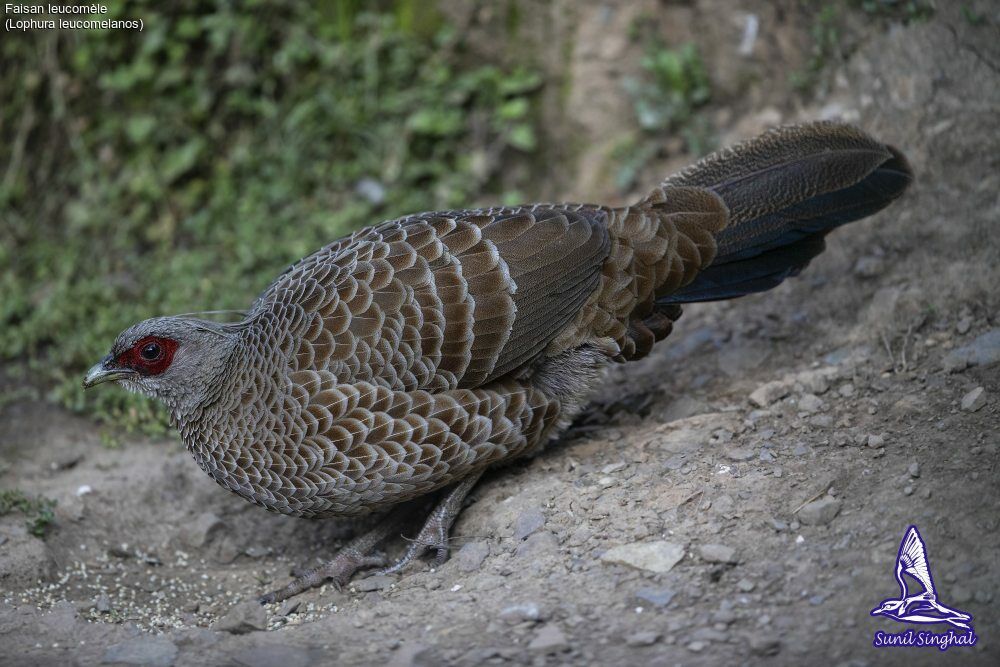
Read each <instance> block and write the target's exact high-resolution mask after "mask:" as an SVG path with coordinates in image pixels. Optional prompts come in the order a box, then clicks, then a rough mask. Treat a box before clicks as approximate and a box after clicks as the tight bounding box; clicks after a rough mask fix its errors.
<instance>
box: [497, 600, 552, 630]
mask: <svg viewBox="0 0 1000 667" xmlns="http://www.w3.org/2000/svg"><path fill="white" fill-rule="evenodd" d="M500 620H502V621H504V622H505V623H509V624H511V625H517V624H518V623H523V622H525V621H532V622H534V621H541V620H544V619H543V618H542V611H541V609H540V608H539V607H538V605H537V604H536V603H534V602H521V603H518V604H512V605H510V606H507V607H504V608H503V610H502V611H501V612H500Z"/></svg>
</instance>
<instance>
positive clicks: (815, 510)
mask: <svg viewBox="0 0 1000 667" xmlns="http://www.w3.org/2000/svg"><path fill="white" fill-rule="evenodd" d="M839 513H840V501H839V500H837V499H836V498H834V497H832V496H823V497H822V498H820V499H818V500H814V501H812V502H811V503H807V504H806V505H805V506H804V507H803V508H802V509H800V510H799V513H798V517H799V521H801V522H802V523H804V524H806V525H809V526H825V525H826V524H828V523H830V522H831V521H833V520H834V518H836V516H837V515H838V514H839Z"/></svg>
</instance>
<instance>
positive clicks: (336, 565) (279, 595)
mask: <svg viewBox="0 0 1000 667" xmlns="http://www.w3.org/2000/svg"><path fill="white" fill-rule="evenodd" d="M385 563H386V558H385V556H384V555H382V554H377V555H373V556H364V555H360V554H357V553H353V552H351V551H349V550H348V549H347V548H345V549H343V550H342V551H340V552H339V553H338V554H337V555H336V556H334V557H333V558H332V559H331V560H329V561H327V562H325V563H323V564H322V565H320V566H319V567H314V568H313V569H311V570H307V571H306V572H305V573H304V574H302V575H300V576H299V577H297V578H296V579H295V580H294V581H292V583H290V584H288V585H287V586H285V587H284V588H279V589H278V590H275V591H271V592H270V593H268V594H267V595H262V596H261V597H260V603H261V604H270V603H272V602H281V601H282V600H287V599H288V598H290V597H294V596H296V595H298V594H299V593H301V592H303V591H306V590H309V589H310V588H314V587H316V586H319V585H321V584H323V583H324V582H326V581H327V580H329V581H330V582H331V583H332V584H333V585H334V586H335V587H336V588H337V590H340V589H341V588H343V587H344V586H345V585H347V582H348V581H350V580H351V577H353V576H354V573H355V572H357V571H358V570H360V569H362V568H366V567H379V566H381V565H385Z"/></svg>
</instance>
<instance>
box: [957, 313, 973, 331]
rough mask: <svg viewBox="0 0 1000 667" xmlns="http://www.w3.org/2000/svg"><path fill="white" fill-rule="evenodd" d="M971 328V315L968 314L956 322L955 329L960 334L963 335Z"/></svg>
mask: <svg viewBox="0 0 1000 667" xmlns="http://www.w3.org/2000/svg"><path fill="white" fill-rule="evenodd" d="M971 328H972V317H971V316H970V315H966V316H965V317H963V318H962V319H960V320H959V321H958V322H957V323H956V324H955V331H957V332H958V333H959V335H962V336H964V335H965V334H967V333H969V329H971Z"/></svg>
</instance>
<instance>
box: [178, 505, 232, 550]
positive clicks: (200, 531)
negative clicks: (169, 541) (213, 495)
mask: <svg viewBox="0 0 1000 667" xmlns="http://www.w3.org/2000/svg"><path fill="white" fill-rule="evenodd" d="M225 525H226V524H225V523H223V521H222V519H220V518H219V516H218V515H217V514H215V513H213V512H204V513H202V514H199V515H198V516H197V518H195V520H194V521H192V522H190V523H187V524H185V525H184V527H183V528H181V532H180V537H181V541H183V542H184V543H185V544H186V545H188V546H189V547H194V548H201V547H204V546H205V545H206V544H208V543H209V542H210V541H211V540H212V537H213V536H214V535H215V533H217V532H218V531H219V530H221V529H222V528H223V527H225Z"/></svg>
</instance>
